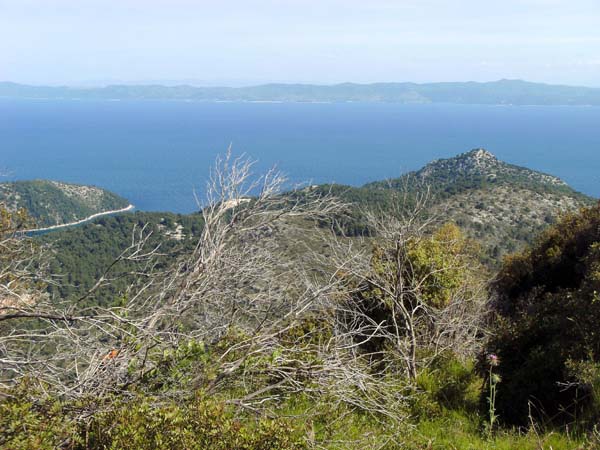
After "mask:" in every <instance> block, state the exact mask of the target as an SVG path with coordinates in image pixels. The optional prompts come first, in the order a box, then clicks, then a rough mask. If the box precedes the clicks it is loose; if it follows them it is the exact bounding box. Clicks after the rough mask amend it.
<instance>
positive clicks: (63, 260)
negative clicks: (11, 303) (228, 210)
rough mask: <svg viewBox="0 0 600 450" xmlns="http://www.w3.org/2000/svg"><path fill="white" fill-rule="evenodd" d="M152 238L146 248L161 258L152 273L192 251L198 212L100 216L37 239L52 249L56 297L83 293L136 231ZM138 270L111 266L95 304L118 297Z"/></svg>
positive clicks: (135, 266) (51, 269) (50, 287)
mask: <svg viewBox="0 0 600 450" xmlns="http://www.w3.org/2000/svg"><path fill="white" fill-rule="evenodd" d="M142 229H143V230H144V231H145V233H147V234H150V238H149V239H148V242H147V245H146V246H145V249H146V250H150V249H154V248H158V251H159V253H160V254H161V255H162V256H161V258H160V264H159V265H158V266H156V267H155V269H156V270H160V269H162V268H165V267H167V266H168V265H169V264H171V263H172V262H173V261H175V260H176V259H177V258H178V257H179V256H181V255H182V254H185V253H190V252H191V251H192V250H193V249H194V247H195V245H196V242H197V236H198V234H199V231H200V230H201V229H202V216H200V215H199V214H191V215H181V214H172V213H146V212H135V213H126V214H117V215H114V216H105V217H101V218H98V219H96V220H94V221H92V222H90V223H87V224H84V225H81V226H78V227H73V228H70V229H68V230H61V231H56V232H52V233H48V234H45V235H43V236H40V237H39V240H40V241H41V242H42V243H43V244H45V245H49V246H50V251H51V252H52V257H51V258H49V260H48V264H49V267H48V272H49V273H50V274H52V275H53V277H54V281H55V283H49V284H48V286H47V291H48V292H49V293H50V294H52V295H54V296H56V297H58V298H77V297H80V296H82V295H84V294H85V293H86V292H87V291H88V290H90V289H91V288H92V287H93V286H94V285H95V284H96V282H97V280H98V279H100V277H101V276H102V275H103V274H104V273H105V272H106V270H107V268H109V267H110V266H111V264H112V263H113V261H115V260H116V259H117V258H118V257H119V255H120V254H121V253H122V252H123V251H125V250H126V249H127V248H128V247H129V246H130V245H131V242H132V238H133V237H134V235H135V233H136V230H137V233H139V231H141V230H142ZM138 270H140V265H139V264H137V263H136V262H134V261H127V260H123V261H120V262H119V263H118V264H117V265H116V266H115V267H113V268H112V270H111V273H110V279H111V281H110V283H106V284H105V285H103V287H102V289H100V290H99V291H98V292H97V293H96V294H95V296H94V302H95V303H97V304H102V305H107V304H110V303H111V302H114V301H115V300H116V299H118V298H120V297H121V296H122V295H123V294H124V293H125V292H126V289H127V287H128V286H129V285H130V284H131V282H132V279H133V277H132V276H131V274H132V273H135V272H136V271H138Z"/></svg>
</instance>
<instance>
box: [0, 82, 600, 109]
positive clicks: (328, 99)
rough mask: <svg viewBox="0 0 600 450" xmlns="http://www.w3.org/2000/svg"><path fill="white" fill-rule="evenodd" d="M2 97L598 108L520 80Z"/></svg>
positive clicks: (595, 92)
mask: <svg viewBox="0 0 600 450" xmlns="http://www.w3.org/2000/svg"><path fill="white" fill-rule="evenodd" d="M0 98H3V99H31V100H32V99H45V100H106V101H119V100H179V101H184V102H194V101H196V102H250V103H296V102H302V103H346V102H369V103H401V104H430V103H447V104H461V105H531V106H543V105H548V106H563V105H565V106H578V105H584V106H592V105H596V106H599V105H600V88H592V87H584V86H565V85H551V84H544V83H533V82H528V81H523V80H498V81H490V82H447V83H410V82H400V83H396V82H390V83H370V84H359V83H340V84H330V85H318V84H263V85H258V86H246V87H226V86H222V87H201V86H190V85H178V86H163V85H110V86H104V87H95V88H80V87H69V86H32V85H25V84H19V83H13V82H0Z"/></svg>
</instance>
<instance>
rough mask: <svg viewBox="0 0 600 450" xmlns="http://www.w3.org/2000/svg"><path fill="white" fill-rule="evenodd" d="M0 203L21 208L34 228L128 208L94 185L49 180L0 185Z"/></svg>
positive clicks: (9, 207)
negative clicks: (30, 219)
mask: <svg viewBox="0 0 600 450" xmlns="http://www.w3.org/2000/svg"><path fill="white" fill-rule="evenodd" d="M0 203H2V204H4V205H6V207H7V208H8V209H9V210H11V211H16V210H18V209H21V208H22V209H25V210H26V211H27V212H28V214H29V216H30V217H31V218H32V219H33V221H34V223H35V226H36V228H42V227H49V226H54V225H62V224H66V223H70V222H76V221H79V220H82V219H85V218H86V217H89V216H91V215H93V214H97V213H102V212H105V211H112V210H118V209H124V208H126V207H127V206H128V205H129V202H128V201H127V200H125V199H124V198H122V197H119V196H118V195H116V194H113V193H112V192H109V191H106V190H104V189H100V188H97V187H95V186H83V185H76V184H68V183H62V182H58V181H49V180H34V181H14V182H10V183H0Z"/></svg>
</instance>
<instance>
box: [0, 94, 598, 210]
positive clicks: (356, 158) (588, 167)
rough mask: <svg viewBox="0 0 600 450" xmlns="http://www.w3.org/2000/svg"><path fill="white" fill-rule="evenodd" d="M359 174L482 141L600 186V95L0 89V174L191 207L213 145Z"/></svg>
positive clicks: (591, 189)
mask: <svg viewBox="0 0 600 450" xmlns="http://www.w3.org/2000/svg"><path fill="white" fill-rule="evenodd" d="M230 144H232V146H233V152H234V153H235V154H238V155H239V154H242V153H244V154H246V155H248V156H249V157H251V158H253V159H256V160H257V161H258V163H257V165H256V171H257V172H260V171H264V170H266V169H267V168H269V167H271V166H273V165H276V166H277V167H278V168H279V169H280V170H281V171H283V172H284V173H286V174H287V175H288V176H289V178H290V180H291V181H292V182H308V183H311V184H313V183H324V182H337V183H345V184H351V185H361V184H364V183H366V182H369V181H373V180H379V179H383V178H388V177H397V176H399V175H400V174H402V173H404V172H406V171H409V170H414V169H418V168H420V167H421V166H423V165H424V164H426V163H427V162H429V161H431V160H433V159H437V158H446V157H451V156H454V155H456V154H459V153H462V152H465V151H468V150H470V149H473V148H478V147H484V148H486V149H487V150H489V151H491V152H492V153H494V154H495V155H497V156H498V157H499V158H500V159H502V160H505V161H507V162H510V163H513V164H518V165H522V166H526V167H529V168H532V169H535V170H540V171H543V172H547V173H551V174H554V175H557V176H559V177H561V178H563V179H564V180H565V181H567V182H568V183H569V184H570V185H572V186H573V187H574V188H576V189H577V190H579V191H581V192H584V193H586V194H589V195H593V196H596V197H600V107H540V106H479V105H443V104H435V105H399V104H366V103H340V104H321V103H200V102H198V103H196V102H176V101H75V100H69V101H67V100H65V101H55V100H52V101H50V100H48V101H45V100H6V99H5V100H0V172H2V173H4V177H3V180H4V181H10V180H17V179H19V180H22V179H33V178H47V179H55V180H62V181H66V182H73V183H81V184H93V185H97V186H100V187H103V188H107V189H109V190H111V191H114V192H116V193H118V194H120V195H122V196H123V197H125V198H127V199H129V200H130V201H131V202H132V203H133V204H134V205H135V206H136V208H138V209H141V210H149V211H159V210H160V211H174V212H191V211H194V210H196V209H197V206H196V201H195V199H194V191H195V192H197V193H198V195H200V196H201V195H202V192H203V188H204V185H205V182H206V179H207V175H208V171H209V168H210V167H211V166H212V164H213V162H214V160H215V157H216V155H217V154H219V153H221V154H222V153H224V152H225V151H226V149H227V147H228V146H229V145H230Z"/></svg>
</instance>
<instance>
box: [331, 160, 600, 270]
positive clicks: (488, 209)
mask: <svg viewBox="0 0 600 450" xmlns="http://www.w3.org/2000/svg"><path fill="white" fill-rule="evenodd" d="M333 188H334V191H335V192H336V193H337V194H338V195H339V196H341V197H342V198H344V199H345V200H346V201H349V202H351V203H352V204H354V205H356V208H355V209H354V210H353V211H352V213H351V214H350V217H349V218H347V219H346V220H345V223H344V225H345V231H346V232H347V233H348V234H350V235H356V234H361V233H364V232H368V229H367V225H366V223H365V221H364V219H363V214H362V212H361V211H362V210H364V209H369V208H376V209H382V210H384V211H385V210H386V209H388V208H389V207H390V204H391V202H392V201H393V196H394V193H396V192H398V191H404V190H408V191H409V192H412V193H414V192H417V191H423V190H424V189H430V190H431V192H432V199H431V202H430V208H431V212H433V213H437V214H438V215H440V216H441V217H444V218H445V219H446V220H449V221H454V222H456V223H457V224H458V225H459V226H460V227H461V228H463V229H464V230H465V231H466V232H467V234H468V235H470V236H471V237H472V238H475V239H476V240H478V241H479V242H480V243H481V245H482V248H483V251H484V253H485V257H484V259H485V260H486V261H487V262H488V263H490V264H492V265H496V264H498V263H499V261H500V260H501V256H502V255H504V254H506V253H511V252H514V251H515V250H517V249H519V248H521V247H522V246H523V245H524V244H526V243H531V242H532V240H533V239H534V237H535V236H536V235H537V234H539V232H540V231H541V230H543V229H544V228H545V227H547V226H548V225H549V224H552V223H554V222H555V221H556V220H557V219H558V217H559V216H560V215H561V214H563V213H565V212H567V211H573V210H576V209H578V208H579V207H581V206H584V205H590V204H592V203H593V202H594V200H593V199H592V198H590V197H588V196H586V195H583V194H581V193H579V192H577V191H575V190H574V189H572V188H571V187H570V186H569V185H568V184H567V183H565V182H564V181H563V180H561V179H559V178H557V177H555V176H552V175H548V174H545V173H541V172H537V171H534V170H531V169H528V168H524V167H519V166H515V165H512V164H508V163H505V162H503V161H500V160H499V159H498V158H496V157H495V156H494V155H493V154H492V153H490V152H488V151H487V150H484V149H475V150H472V151H469V152H467V153H463V154H460V155H458V156H456V157H453V158H449V159H440V160H436V161H432V162H431V163H429V164H427V165H426V166H424V167H423V168H422V169H420V170H418V171H414V172H410V173H407V174H405V175H403V176H401V177H399V178H396V179H392V180H385V181H378V182H374V183H369V184H366V185H364V186H362V187H359V188H356V187H349V186H334V187H333Z"/></svg>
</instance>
